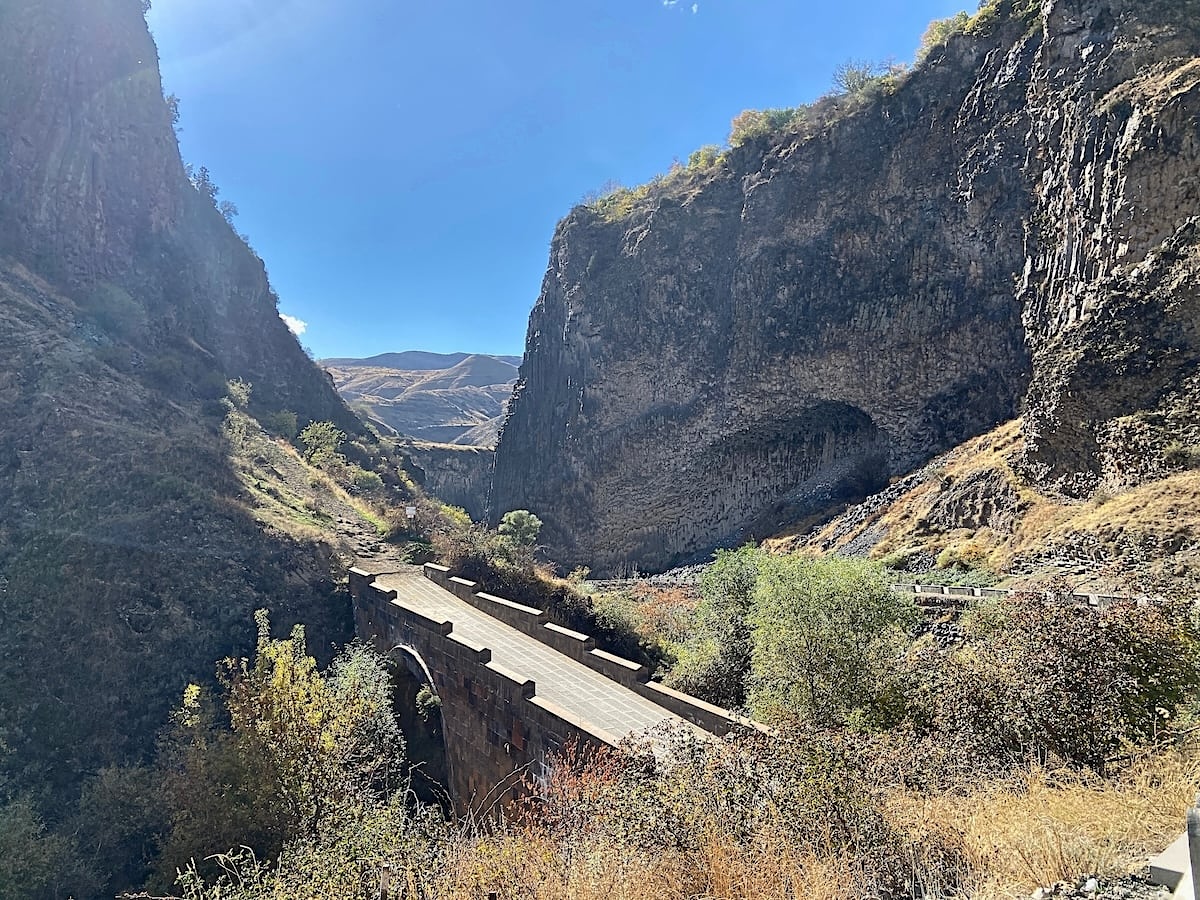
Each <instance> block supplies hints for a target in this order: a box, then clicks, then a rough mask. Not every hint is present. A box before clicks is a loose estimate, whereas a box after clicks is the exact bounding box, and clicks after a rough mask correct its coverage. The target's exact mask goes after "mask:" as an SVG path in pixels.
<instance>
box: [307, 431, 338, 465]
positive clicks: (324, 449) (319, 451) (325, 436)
mask: <svg viewBox="0 0 1200 900" xmlns="http://www.w3.org/2000/svg"><path fill="white" fill-rule="evenodd" d="M344 440H346V434H345V432H343V431H342V430H341V429H340V428H338V427H337V426H336V425H334V424H333V423H332V422H310V423H309V424H308V425H305V426H304V430H303V431H301V432H300V443H301V444H303V445H304V456H305V458H306V459H307V460H308V461H309V462H311V463H317V464H320V463H321V462H324V461H326V460H330V459H332V458H333V457H334V456H335V455H336V454H337V452H338V448H339V447H341V446H342V442H343V441H344Z"/></svg>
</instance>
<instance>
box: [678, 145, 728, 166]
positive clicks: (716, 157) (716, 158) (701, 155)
mask: <svg viewBox="0 0 1200 900" xmlns="http://www.w3.org/2000/svg"><path fill="white" fill-rule="evenodd" d="M722 158H723V155H722V153H721V148H720V147H718V146H717V145H716V144H705V145H704V146H703V147H700V148H699V149H698V150H693V151H692V152H691V154H690V155H689V156H688V161H687V167H688V169H690V170H692V171H703V170H704V169H711V168H712V167H713V166H715V165H716V164H717V163H719V162H720V161H721V160H722Z"/></svg>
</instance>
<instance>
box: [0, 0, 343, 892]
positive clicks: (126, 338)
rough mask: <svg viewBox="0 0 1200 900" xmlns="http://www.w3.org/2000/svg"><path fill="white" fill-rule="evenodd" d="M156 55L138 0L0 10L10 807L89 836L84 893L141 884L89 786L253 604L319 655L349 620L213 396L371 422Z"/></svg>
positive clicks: (235, 638)
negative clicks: (219, 205)
mask: <svg viewBox="0 0 1200 900" xmlns="http://www.w3.org/2000/svg"><path fill="white" fill-rule="evenodd" d="M156 60H157V53H156V50H155V47H154V44H153V41H152V40H151V37H150V35H149V32H148V30H147V28H146V25H145V22H144V20H143V18H142V4H141V2H139V0H10V2H6V3H3V4H0V83H2V84H3V85H4V90H3V91H2V92H0V163H2V164H0V344H2V346H3V347H4V351H5V352H4V362H3V365H2V366H0V415H3V417H4V422H5V427H4V429H3V431H2V432H0V510H2V511H3V524H2V525H0V573H2V577H0V592H2V593H0V598H2V601H0V723H2V724H0V748H2V749H0V809H2V808H3V804H4V803H5V802H6V801H7V800H8V799H10V797H12V796H18V795H19V796H26V797H33V798H35V799H36V800H37V801H38V807H39V811H40V813H41V815H43V816H44V817H45V818H46V819H47V820H48V821H49V822H50V823H51V825H52V826H58V827H61V828H62V829H63V833H64V834H68V835H71V836H72V837H71V838H70V839H71V840H75V839H76V837H78V838H79V840H80V841H81V844H80V846H79V848H78V850H77V852H76V854H75V856H74V860H75V863H77V864H78V866H79V867H80V868H81V871H83V870H87V871H86V872H85V874H82V875H81V874H79V873H75V874H71V873H67V872H64V873H63V875H62V878H63V880H64V883H63V890H65V891H70V892H72V893H74V895H75V896H80V897H83V896H97V895H101V894H103V893H105V891H107V893H108V896H112V893H113V890H114V889H115V888H116V887H128V886H131V885H130V884H129V883H128V882H127V881H125V882H123V881H122V878H123V877H125V876H123V875H121V874H120V873H117V872H115V871H114V870H113V869H112V868H111V867H112V866H113V865H115V864H117V863H118V862H119V859H117V858H116V857H112V858H110V857H111V856H112V854H110V853H108V852H106V851H105V850H104V848H105V847H106V846H107V845H106V843H105V841H106V840H107V839H108V838H107V836H106V835H107V826H106V825H105V822H106V817H108V816H112V815H115V813H114V812H113V811H112V810H110V809H108V808H107V807H106V806H104V802H100V801H96V798H95V797H94V796H93V799H92V801H88V802H89V803H90V804H91V806H89V807H88V808H89V809H90V810H91V811H92V812H91V815H92V816H93V818H92V819H90V820H88V821H87V822H81V820H79V819H77V818H75V817H76V816H77V815H79V814H81V813H78V812H77V809H76V803H77V799H78V798H79V796H80V792H81V791H83V792H84V794H85V796H91V795H90V794H88V791H89V790H90V789H89V788H88V785H89V784H92V783H93V780H94V779H95V778H98V777H100V776H99V774H98V773H103V772H104V771H107V769H106V767H111V766H115V765H122V764H128V763H131V762H136V761H139V760H145V759H146V758H147V757H148V756H149V755H150V754H151V753H152V752H153V749H154V739H155V733H156V731H157V730H158V729H159V728H160V727H161V726H162V725H163V724H164V722H165V721H166V717H167V713H168V711H169V710H170V709H171V708H172V706H174V705H175V704H176V703H177V702H178V698H179V696H180V692H181V691H182V690H183V687H184V686H185V685H186V684H187V683H188V682H189V681H193V680H200V681H204V680H209V679H211V677H212V660H214V659H217V658H220V657H222V656H225V655H228V654H231V653H238V652H242V651H244V650H245V649H247V648H248V647H250V646H251V645H252V644H253V640H254V627H253V622H252V620H251V617H252V614H253V611H254V610H255V609H257V608H263V607H265V608H269V609H270V610H271V611H272V621H273V623H274V624H275V626H276V627H277V628H280V629H286V628H289V627H290V626H291V624H292V623H295V622H305V623H306V624H307V625H308V626H309V629H310V644H311V646H313V647H314V648H317V649H319V650H320V651H321V652H322V654H326V653H327V652H328V648H329V646H330V644H331V642H333V641H340V640H343V639H345V638H346V637H348V635H349V631H350V627H351V623H350V621H349V615H348V607H347V605H346V600H345V597H344V596H343V595H340V594H339V593H338V589H337V586H336V584H335V582H336V579H337V577H338V563H337V561H336V560H335V559H334V558H333V554H332V549H331V548H330V547H329V546H327V545H326V544H325V543H324V542H323V541H322V540H320V535H319V534H317V533H312V534H309V535H307V536H301V537H296V536H293V535H291V534H289V533H286V532H285V531H282V530H278V529H274V528H268V527H266V526H264V524H262V523H261V522H260V521H258V519H256V517H255V511H254V505H255V504H254V498H253V496H252V494H251V491H250V490H249V487H248V485H247V484H246V483H245V480H244V478H243V476H242V475H241V474H239V472H240V470H239V466H241V465H242V462H244V461H238V459H237V457H238V454H239V452H240V450H239V446H240V443H241V442H240V440H239V439H238V436H237V435H235V434H232V433H231V432H230V431H229V428H228V420H227V417H226V413H227V409H228V408H230V407H229V404H228V401H227V400H225V398H226V395H227V394H230V393H240V394H242V395H244V394H245V393H246V390H247V389H246V387H245V385H249V389H248V392H249V402H248V409H249V412H250V413H251V414H253V415H255V416H258V417H260V418H262V419H263V420H264V421H266V420H268V417H271V416H276V415H278V414H280V413H285V412H291V413H295V414H296V417H297V419H298V420H299V423H300V424H304V423H305V422H307V421H309V420H332V421H334V422H335V423H337V424H338V425H339V426H340V427H341V428H343V429H344V430H346V431H348V432H351V433H354V432H357V431H359V430H360V425H359V424H358V422H357V420H356V419H355V417H354V416H353V415H352V414H351V413H350V412H349V410H348V409H347V408H346V407H345V406H344V404H343V403H342V402H341V401H340V399H339V398H338V396H337V394H336V392H335V390H334V388H333V385H332V383H331V381H330V380H329V379H328V377H327V376H326V375H325V374H324V373H323V372H321V371H320V370H319V369H318V368H316V367H315V366H314V365H313V364H312V363H311V361H310V360H308V359H307V357H306V356H305V354H304V353H303V351H302V350H301V349H300V347H299V345H298V344H297V343H296V340H295V338H294V337H292V336H291V334H290V333H289V332H288V331H287V328H286V326H285V325H284V324H283V322H282V321H281V320H280V319H279V316H278V314H277V311H276V306H275V296H274V294H273V292H272V291H271V288H270V285H269V284H268V282H267V278H266V274H265V271H264V268H263V264H262V261H261V260H259V259H258V258H257V257H256V256H255V255H254V254H253V253H252V252H251V251H250V250H249V249H248V248H247V247H246V246H245V244H244V243H243V242H242V241H241V239H239V238H238V237H237V235H236V234H234V232H233V231H232V229H231V228H230V227H229V225H228V224H227V223H226V222H225V220H224V219H223V218H222V216H221V215H220V214H219V213H218V212H217V210H216V209H215V208H214V205H213V202H212V199H211V197H210V196H208V195H206V194H205V193H203V192H202V191H199V190H197V189H196V188H195V187H194V186H193V185H192V184H191V183H190V182H189V179H188V177H187V175H186V173H185V170H184V166H183V163H182V161H181V160H180V157H179V151H178V148H177V144H176V141H175V135H174V133H173V131H172V126H171V116H170V112H169V110H168V107H167V104H166V103H165V101H164V99H163V96H162V90H161V85H160V82H159V77H158V71H157V68H156ZM233 379H238V380H240V381H242V382H243V383H244V385H243V386H242V387H241V388H239V389H238V390H237V391H231V389H230V387H229V386H228V382H229V381H230V380H233ZM310 531H311V530H310ZM297 534H299V532H297ZM97 802H98V803H99V805H96V804H97ZM110 849H111V848H110ZM76 876H78V880H77V881H71V878H75V877H76ZM130 877H132V876H130ZM89 879H92V880H90V881H89ZM68 881H69V882H70V883H67V882H68Z"/></svg>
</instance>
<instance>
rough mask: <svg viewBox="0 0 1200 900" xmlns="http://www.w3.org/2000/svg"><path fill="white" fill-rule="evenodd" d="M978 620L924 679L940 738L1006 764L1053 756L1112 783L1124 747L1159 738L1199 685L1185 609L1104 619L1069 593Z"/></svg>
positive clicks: (1198, 649)
mask: <svg viewBox="0 0 1200 900" xmlns="http://www.w3.org/2000/svg"><path fill="white" fill-rule="evenodd" d="M976 618H977V619H978V621H974V622H973V624H972V632H973V635H974V636H973V639H972V640H970V641H968V643H967V644H966V645H965V646H963V647H962V648H961V649H959V650H958V651H956V652H955V653H953V654H950V655H949V656H946V657H944V658H937V659H936V661H934V662H933V664H932V665H931V667H930V669H929V670H927V671H925V672H924V673H923V674H922V676H921V680H922V681H924V683H925V685H926V687H925V689H924V690H925V691H927V697H926V702H927V704H928V705H929V708H930V709H931V710H932V713H931V714H930V715H929V717H928V721H929V722H930V723H931V724H932V727H933V729H934V731H935V732H941V733H942V734H943V737H939V738H938V740H939V741H940V742H943V743H945V742H952V743H954V744H955V745H957V746H959V747H962V748H964V749H966V750H968V751H969V752H971V753H973V754H975V755H978V756H981V757H984V758H988V759H991V760H993V761H995V762H998V763H1000V764H1004V765H1006V764H1008V763H1010V762H1011V761H1012V760H1014V759H1021V758H1028V757H1029V756H1030V755H1036V756H1039V757H1041V758H1042V759H1046V758H1048V757H1049V756H1051V755H1053V756H1054V757H1057V758H1058V759H1060V760H1062V761H1064V762H1067V763H1070V764H1071V765H1074V766H1080V767H1085V768H1089V769H1093V770H1095V771H1097V772H1099V773H1101V774H1103V773H1104V771H1105V768H1106V766H1107V764H1108V761H1109V759H1110V758H1111V757H1112V756H1113V755H1114V754H1116V753H1118V752H1119V751H1120V750H1121V749H1122V748H1123V747H1126V746H1128V745H1130V744H1132V745H1135V746H1136V745H1146V744H1151V743H1154V742H1155V741H1156V740H1158V739H1159V738H1160V737H1161V736H1162V734H1163V733H1164V732H1166V731H1168V730H1169V726H1170V724H1171V722H1172V721H1173V719H1174V717H1175V715H1176V713H1177V711H1178V710H1179V709H1180V708H1181V706H1182V705H1183V704H1184V703H1185V702H1187V701H1188V700H1189V698H1191V697H1192V696H1193V695H1194V693H1195V691H1196V689H1197V688H1198V687H1200V635H1198V634H1197V631H1196V625H1195V623H1194V622H1193V620H1192V618H1191V616H1190V614H1189V610H1188V609H1187V608H1186V606H1185V605H1183V604H1173V603H1165V602H1164V603H1138V602H1136V601H1132V600H1129V601H1121V602H1117V603H1114V604H1113V605H1111V606H1109V607H1108V608H1106V609H1104V610H1102V611H1096V610H1093V609H1091V608H1089V607H1088V606H1087V604H1086V603H1083V602H1080V601H1079V600H1078V599H1077V598H1075V597H1073V596H1072V595H1071V592H1070V587H1069V586H1063V587H1062V588H1058V589H1054V590H1051V591H1048V592H1046V593H1042V594H1025V595H1018V596H1015V597H1013V598H1011V599H1010V600H1009V601H1007V602H1006V603H1003V604H998V605H995V606H992V607H989V608H986V609H982V610H981V611H980V613H979V614H978V615H977V617H976ZM926 661H927V662H929V660H926Z"/></svg>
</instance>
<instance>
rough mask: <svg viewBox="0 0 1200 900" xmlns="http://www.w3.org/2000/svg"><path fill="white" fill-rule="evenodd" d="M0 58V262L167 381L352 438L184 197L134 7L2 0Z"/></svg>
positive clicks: (268, 293) (212, 226) (270, 309)
mask: <svg viewBox="0 0 1200 900" xmlns="http://www.w3.org/2000/svg"><path fill="white" fill-rule="evenodd" d="M0 56H2V59H0V75H3V78H4V81H3V84H4V85H5V88H4V90H3V91H2V92H0V123H2V125H3V127H2V128H0V254H2V255H4V256H6V257H8V258H10V259H16V260H20V261H21V262H22V263H24V264H25V265H27V266H28V267H29V268H30V270H32V271H34V272H36V273H37V274H38V275H39V276H41V277H43V278H46V279H48V280H49V281H51V282H52V283H54V284H55V285H56V286H58V287H60V288H63V289H65V290H67V291H68V292H69V293H70V295H71V297H72V299H73V300H75V301H76V302H77V303H78V304H79V305H80V306H81V307H82V312H83V313H84V314H85V315H91V316H92V318H94V319H98V320H102V321H101V326H102V327H103V326H104V325H105V324H111V323H114V322H117V321H119V322H120V325H121V327H122V328H123V329H124V330H125V331H126V332H127V336H128V337H129V338H131V339H132V341H133V342H134V343H136V344H137V345H138V349H139V350H140V351H141V353H142V355H143V356H145V357H146V358H147V359H148V360H149V362H150V363H151V364H155V363H157V364H158V365H160V366H161V367H162V368H163V369H164V371H165V370H166V369H168V368H172V367H177V368H178V369H179V370H180V375H181V378H180V380H181V381H182V380H183V377H186V376H187V375H188V374H190V373H189V370H191V369H194V368H204V369H207V370H212V369H214V368H215V369H216V370H218V371H219V372H220V373H222V374H226V375H228V377H240V378H242V379H244V380H247V381H249V382H251V383H252V384H253V386H254V390H255V396H256V399H257V401H258V402H259V404H260V406H261V407H262V408H264V409H267V408H276V409H282V408H288V409H291V410H293V411H297V412H304V413H306V414H307V415H309V416H311V417H312V418H316V419H333V420H335V421H337V422H338V423H339V424H341V425H342V426H343V427H347V428H352V429H354V430H358V427H359V426H358V425H357V423H356V422H355V420H354V418H353V417H352V416H351V415H350V414H349V412H348V410H347V409H346V408H345V406H344V404H342V403H341V402H340V400H339V398H338V396H337V394H336V392H335V391H334V389H333V385H332V383H330V382H329V380H328V378H327V377H326V376H324V375H322V373H321V372H320V371H319V370H318V369H317V368H316V367H314V366H313V365H312V363H311V361H310V360H308V359H307V357H306V356H305V354H304V353H303V351H302V350H301V349H300V346H299V344H298V343H297V342H296V340H295V338H294V337H292V336H291V334H290V333H289V332H288V330H287V327H286V326H285V325H284V323H283V322H282V320H281V319H280V318H279V316H278V314H277V311H276V308H275V302H276V298H275V295H274V293H273V292H272V290H271V287H270V285H269V284H268V282H267V277H266V272H265V269H264V267H263V263H262V261H261V260H260V259H258V258H257V257H256V256H255V255H254V254H253V253H252V252H251V251H250V250H249V249H248V248H247V247H246V245H245V244H244V243H243V241H242V240H241V239H240V238H239V237H238V236H237V235H236V234H235V233H234V231H233V229H232V228H230V227H229V225H228V224H227V223H226V222H225V220H224V219H223V218H222V216H221V215H220V213H218V212H217V210H216V208H215V207H214V205H213V203H212V201H211V199H210V198H209V197H207V196H205V195H204V194H202V193H201V192H199V191H197V190H196V189H194V188H193V187H192V186H191V184H190V182H189V180H188V178H187V176H186V174H185V171H184V166H183V162H182V161H181V159H180V156H179V148H178V145H177V142H176V139H175V134H174V132H173V130H172V124H171V114H170V111H169V109H168V106H167V104H166V103H165V102H164V100H163V95H162V85H161V81H160V78H159V73H158V52H157V49H156V48H155V46H154V41H153V40H152V39H151V37H150V33H149V31H148V30H147V28H146V25H145V22H144V21H143V19H142V4H141V2H140V0H86V2H85V0H9V2H5V3H4V4H3V5H2V6H0ZM159 357H161V359H159ZM165 374H170V373H165Z"/></svg>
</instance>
